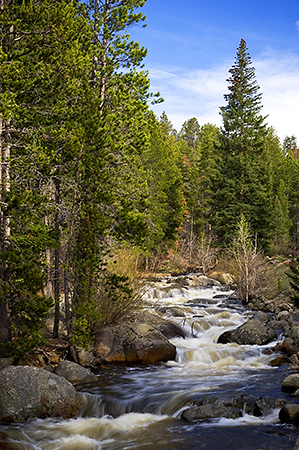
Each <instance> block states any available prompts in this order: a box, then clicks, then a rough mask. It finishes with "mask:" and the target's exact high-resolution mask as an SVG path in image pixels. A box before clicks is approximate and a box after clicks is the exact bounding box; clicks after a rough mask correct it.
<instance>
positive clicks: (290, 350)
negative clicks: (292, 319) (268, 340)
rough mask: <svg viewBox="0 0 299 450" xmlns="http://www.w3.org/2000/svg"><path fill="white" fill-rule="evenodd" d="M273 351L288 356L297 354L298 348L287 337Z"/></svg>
mask: <svg viewBox="0 0 299 450" xmlns="http://www.w3.org/2000/svg"><path fill="white" fill-rule="evenodd" d="M275 350H277V351H281V352H283V353H286V354H287V355H288V356H291V355H294V354H295V353H297V352H298V347H297V346H296V345H295V344H294V341H293V339H292V338H290V337H287V338H285V339H284V340H283V342H280V343H279V344H277V345H276V346H275Z"/></svg>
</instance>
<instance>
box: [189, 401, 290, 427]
mask: <svg viewBox="0 0 299 450" xmlns="http://www.w3.org/2000/svg"><path fill="white" fill-rule="evenodd" d="M285 403H286V401H285V400H282V399H274V398H269V397H266V398H262V397H258V398H255V397H252V396H250V397H248V396H244V395H242V396H240V397H229V398H218V397H209V396H207V397H203V398H202V399H200V400H197V401H196V402H194V404H193V406H191V407H190V408H188V409H186V410H185V411H183V413H182V416H181V417H182V419H184V420H187V421H188V422H193V421H199V420H208V419H215V418H220V417H225V418H227V419H237V418H238V417H242V416H243V415H244V413H246V414H249V415H252V416H256V417H261V416H264V415H266V414H267V413H269V412H271V410H273V409H275V408H280V407H282V406H283V405H284V404H285Z"/></svg>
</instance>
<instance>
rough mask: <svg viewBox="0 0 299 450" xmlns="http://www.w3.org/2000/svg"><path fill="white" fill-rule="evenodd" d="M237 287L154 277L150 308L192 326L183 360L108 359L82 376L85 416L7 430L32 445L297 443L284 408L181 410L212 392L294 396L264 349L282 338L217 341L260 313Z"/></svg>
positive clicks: (181, 343) (155, 449)
mask: <svg viewBox="0 0 299 450" xmlns="http://www.w3.org/2000/svg"><path fill="white" fill-rule="evenodd" d="M230 294H231V291H228V290H225V289H224V288H223V287H221V286H213V287H208V288H204V287H182V288H178V287H174V288H173V289H172V288H171V285H170V283H169V279H165V280H162V281H160V282H157V283H155V284H153V285H152V286H151V288H150V289H149V290H148V291H147V295H146V298H145V301H146V303H147V305H148V308H149V310H153V311H154V310H157V309H158V310H159V311H163V314H164V316H165V317H167V318H169V319H170V320H172V321H174V322H176V323H177V324H179V325H180V326H182V327H184V328H185V330H186V331H187V333H188V336H187V337H186V338H185V339H184V338H175V339H172V340H171V342H172V343H174V344H175V345H176V348H177V358H176V360H175V361H171V362H168V363H161V364H158V365H155V366H134V367H126V366H109V367H107V368H102V369H101V370H100V371H99V373H98V377H99V381H98V382H97V383H92V384H80V385H77V389H78V390H79V392H81V393H82V395H83V397H84V405H83V408H82V411H81V414H80V417H78V418H76V419H72V420H60V419H45V420H34V421H31V422H28V423H26V424H18V425H2V426H0V432H1V431H2V432H5V433H7V434H8V435H9V437H10V441H11V442H12V443H13V445H14V446H16V448H20V449H23V450H33V449H36V450H71V449H72V450H125V449H134V450H196V449H205V450H220V449H221V450H269V449H274V450H291V449H292V448H293V447H294V444H295V442H296V439H297V437H298V435H299V430H298V429H296V428H295V427H293V426H290V425H284V424H281V423H280V421H279V419H278V412H279V410H273V411H271V413H269V414H268V415H266V416H263V417H254V416H249V415H246V414H245V413H244V415H243V417H240V418H238V419H224V418H222V419H213V420H209V421H202V422H200V421H199V422H194V423H189V422H185V421H183V420H182V419H181V418H180V416H181V413H182V411H183V410H184V409H186V408H188V407H190V406H191V405H192V402H193V401H194V400H197V399H200V398H202V397H203V396H217V397H225V396H228V395H229V396H236V397H237V396H241V395H246V396H247V395H253V396H256V397H259V396H261V397H272V398H280V399H284V398H285V399H288V400H289V401H290V402H291V401H293V399H292V397H291V396H289V395H288V394H284V393H282V392H281V382H282V380H283V379H284V378H285V377H286V376H287V375H288V374H289V373H290V372H289V371H288V370H287V368H286V367H285V366H283V367H281V368H273V367H271V366H270V365H269V362H270V361H271V359H273V355H272V356H271V355H269V354H267V353H269V352H265V351H264V350H265V348H267V347H272V346H274V345H275V343H271V344H268V345H267V346H250V345H237V344H217V339H218V337H219V335H220V334H222V333H223V332H224V331H227V330H230V329H234V328H236V327H237V326H239V325H241V324H242V323H244V322H245V321H246V320H247V319H248V318H249V317H250V316H251V315H252V312H250V311H247V310H246V309H245V308H244V307H243V306H242V304H241V302H240V301H238V300H236V299H230V297H229V296H230ZM0 448H1V446H0Z"/></svg>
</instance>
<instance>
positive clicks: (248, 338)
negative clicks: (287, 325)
mask: <svg viewBox="0 0 299 450" xmlns="http://www.w3.org/2000/svg"><path fill="white" fill-rule="evenodd" d="M276 338H277V334H276V333H275V331H274V330H272V329H271V328H270V329H269V328H267V327H266V326H265V325H263V324H262V323H261V322H260V321H259V320H256V319H250V320H248V321H247V322H245V323H244V324H243V325H241V326H240V327H238V328H236V329H235V330H231V331H225V332H224V333H222V334H221V335H220V336H219V338H218V342H219V343H221V344H227V343H229V342H235V343H237V344H240V345H263V344H268V343H269V342H271V341H273V340H274V339H276Z"/></svg>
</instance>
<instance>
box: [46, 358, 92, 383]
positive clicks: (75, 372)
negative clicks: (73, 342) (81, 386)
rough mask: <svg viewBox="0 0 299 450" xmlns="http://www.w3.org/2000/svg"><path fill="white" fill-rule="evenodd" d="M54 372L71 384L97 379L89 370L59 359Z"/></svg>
mask: <svg viewBox="0 0 299 450" xmlns="http://www.w3.org/2000/svg"><path fill="white" fill-rule="evenodd" d="M55 373H56V375H59V376H60V377H63V378H65V379H66V380H68V381H69V382H70V383H72V384H74V383H89V382H93V381H98V377H97V376H96V375H95V374H94V373H92V372H91V371H90V370H88V369H86V368H85V367H82V366H80V365H79V364H76V363H74V362H71V361H61V363H59V364H58V366H57V367H56V369H55Z"/></svg>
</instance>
